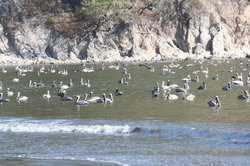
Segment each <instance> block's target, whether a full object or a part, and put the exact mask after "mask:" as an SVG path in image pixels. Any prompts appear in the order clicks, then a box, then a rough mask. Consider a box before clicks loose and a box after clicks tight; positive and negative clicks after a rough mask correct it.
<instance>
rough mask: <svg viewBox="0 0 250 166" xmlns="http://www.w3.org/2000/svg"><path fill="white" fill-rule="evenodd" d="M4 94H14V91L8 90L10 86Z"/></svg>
mask: <svg viewBox="0 0 250 166" xmlns="http://www.w3.org/2000/svg"><path fill="white" fill-rule="evenodd" d="M6 94H7V96H13V95H14V92H13V91H10V88H7V90H6Z"/></svg>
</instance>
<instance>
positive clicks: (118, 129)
mask: <svg viewBox="0 0 250 166" xmlns="http://www.w3.org/2000/svg"><path fill="white" fill-rule="evenodd" d="M135 130H137V127H134V128H133V127H130V126H129V125H107V124H101V125H93V124H92V125H84V124H77V123H73V121H70V120H51V121H48V120H27V119H12V120H0V132H14V133H87V134H111V135H112V134H129V133H131V132H134V131H135Z"/></svg>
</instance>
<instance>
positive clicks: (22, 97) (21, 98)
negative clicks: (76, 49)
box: [16, 92, 29, 102]
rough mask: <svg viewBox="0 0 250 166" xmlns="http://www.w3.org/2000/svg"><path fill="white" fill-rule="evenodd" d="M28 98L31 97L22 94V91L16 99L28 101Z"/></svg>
mask: <svg viewBox="0 0 250 166" xmlns="http://www.w3.org/2000/svg"><path fill="white" fill-rule="evenodd" d="M28 99H29V97H27V96H20V92H17V97H16V100H17V101H18V102H21V101H27V100H28Z"/></svg>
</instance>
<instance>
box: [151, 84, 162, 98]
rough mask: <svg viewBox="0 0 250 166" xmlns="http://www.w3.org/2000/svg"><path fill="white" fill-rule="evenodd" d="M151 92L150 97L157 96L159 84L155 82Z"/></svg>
mask: <svg viewBox="0 0 250 166" xmlns="http://www.w3.org/2000/svg"><path fill="white" fill-rule="evenodd" d="M151 92H152V97H157V96H158V95H159V94H160V86H159V83H158V82H157V83H156V86H155V87H153V89H152V91H151Z"/></svg>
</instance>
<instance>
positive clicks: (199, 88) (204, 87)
mask: <svg viewBox="0 0 250 166" xmlns="http://www.w3.org/2000/svg"><path fill="white" fill-rule="evenodd" d="M197 89H198V90H207V85H206V82H205V81H203V83H202V85H201V86H199V87H198V88H197Z"/></svg>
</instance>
